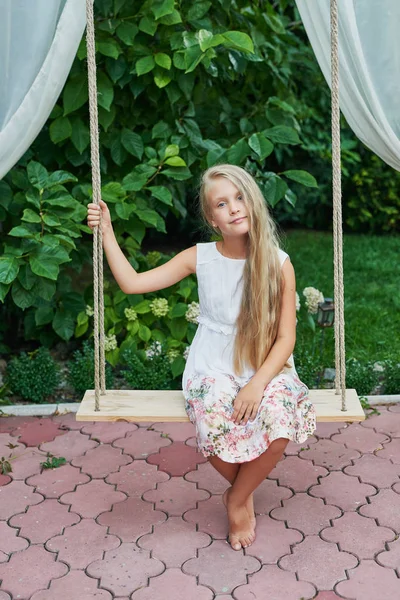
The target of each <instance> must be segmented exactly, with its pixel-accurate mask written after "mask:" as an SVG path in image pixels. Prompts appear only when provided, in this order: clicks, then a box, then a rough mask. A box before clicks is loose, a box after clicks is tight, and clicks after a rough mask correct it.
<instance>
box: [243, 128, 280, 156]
mask: <svg viewBox="0 0 400 600" xmlns="http://www.w3.org/2000/svg"><path fill="white" fill-rule="evenodd" d="M248 143H249V146H250V148H251V149H252V150H254V152H255V153H256V154H258V156H259V158H260V160H264V159H265V158H267V156H269V155H270V154H271V152H272V151H273V149H274V145H273V144H272V143H271V142H270V141H269V140H267V138H266V137H265V136H264V135H263V134H262V133H253V135H252V136H251V137H250V138H249V142H248Z"/></svg>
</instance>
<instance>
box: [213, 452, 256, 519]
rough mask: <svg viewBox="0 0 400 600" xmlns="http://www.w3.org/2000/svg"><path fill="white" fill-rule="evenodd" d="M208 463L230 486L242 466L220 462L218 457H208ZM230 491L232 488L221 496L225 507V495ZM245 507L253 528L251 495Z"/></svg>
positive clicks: (253, 517)
mask: <svg viewBox="0 0 400 600" xmlns="http://www.w3.org/2000/svg"><path fill="white" fill-rule="evenodd" d="M208 462H209V463H211V464H212V466H213V467H214V469H216V470H217V471H218V473H219V474H220V475H222V477H225V479H227V480H228V481H229V483H231V484H233V483H234V481H235V479H236V477H237V474H238V472H239V468H240V466H241V464H242V463H228V462H225V461H224V460H221V459H220V458H218V456H209V457H208ZM231 489H232V488H229V489H228V490H226V491H225V493H224V494H223V501H224V504H225V505H227V495H228V494H227V492H228V491H230V490H231ZM245 505H246V508H247V512H248V513H249V517H250V522H251V525H252V527H253V528H254V527H255V524H256V519H255V514H254V500H253V494H249V497H248V498H247V500H246V502H245Z"/></svg>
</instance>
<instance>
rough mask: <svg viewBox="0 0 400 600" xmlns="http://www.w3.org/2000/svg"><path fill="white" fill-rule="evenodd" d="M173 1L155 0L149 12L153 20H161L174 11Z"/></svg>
mask: <svg viewBox="0 0 400 600" xmlns="http://www.w3.org/2000/svg"><path fill="white" fill-rule="evenodd" d="M174 4H175V0H156V2H153V4H152V6H151V12H152V13H153V15H154V18H155V19H156V20H157V19H161V17H165V16H166V15H169V14H171V13H172V12H173V11H174Z"/></svg>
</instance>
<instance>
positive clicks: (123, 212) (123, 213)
mask: <svg viewBox="0 0 400 600" xmlns="http://www.w3.org/2000/svg"><path fill="white" fill-rule="evenodd" d="M134 210H135V205H134V204H126V203H125V202H118V203H117V204H116V205H115V212H116V213H117V215H118V216H119V218H120V219H123V220H124V221H129V217H130V216H131V214H132V213H133V212H134Z"/></svg>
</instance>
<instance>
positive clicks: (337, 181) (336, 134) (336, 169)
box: [330, 0, 346, 410]
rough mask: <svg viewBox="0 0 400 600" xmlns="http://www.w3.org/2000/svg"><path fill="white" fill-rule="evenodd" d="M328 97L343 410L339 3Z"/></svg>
mask: <svg viewBox="0 0 400 600" xmlns="http://www.w3.org/2000/svg"><path fill="white" fill-rule="evenodd" d="M330 8H331V11H330V12H331V72H332V74H331V81H332V83H331V94H332V174H333V180H332V185H333V266H334V298H335V311H336V317H335V387H336V394H340V391H341V393H342V410H346V363H345V341H344V281H343V234H342V178H341V151H340V102H339V25H338V12H339V11H338V2H337V0H331V5H330Z"/></svg>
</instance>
